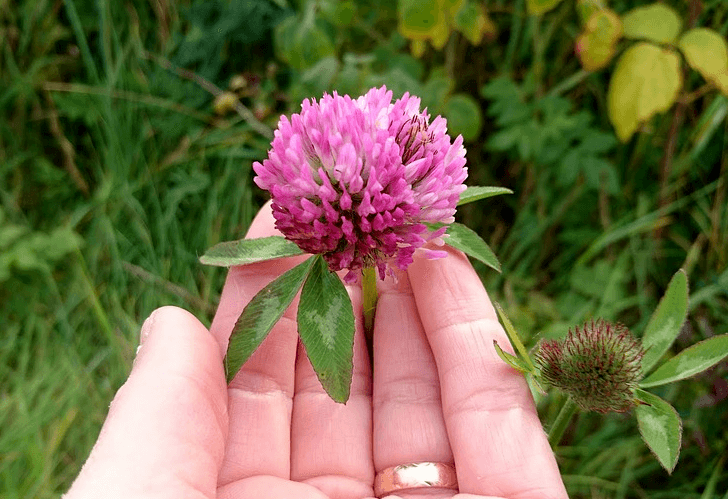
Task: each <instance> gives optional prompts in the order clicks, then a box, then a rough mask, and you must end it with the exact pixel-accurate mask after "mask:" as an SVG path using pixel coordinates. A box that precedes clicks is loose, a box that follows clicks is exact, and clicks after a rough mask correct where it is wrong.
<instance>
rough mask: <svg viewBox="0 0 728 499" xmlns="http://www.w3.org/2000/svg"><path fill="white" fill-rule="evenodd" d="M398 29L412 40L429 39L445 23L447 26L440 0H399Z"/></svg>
mask: <svg viewBox="0 0 728 499" xmlns="http://www.w3.org/2000/svg"><path fill="white" fill-rule="evenodd" d="M397 14H398V17H399V24H398V25H397V29H398V31H399V32H400V34H401V35H402V36H404V37H405V38H409V39H410V40H422V41H424V40H428V39H430V38H432V33H433V32H434V31H435V30H437V29H438V27H441V26H442V25H443V24H444V25H445V28H447V20H446V18H445V13H444V12H443V10H442V9H441V8H440V2H439V1H438V0H399V1H398V2H397Z"/></svg>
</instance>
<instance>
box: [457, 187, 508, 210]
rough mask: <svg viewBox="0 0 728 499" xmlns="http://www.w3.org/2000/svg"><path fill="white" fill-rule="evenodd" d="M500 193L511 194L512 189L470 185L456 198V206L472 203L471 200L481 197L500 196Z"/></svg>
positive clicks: (477, 199)
mask: <svg viewBox="0 0 728 499" xmlns="http://www.w3.org/2000/svg"><path fill="white" fill-rule="evenodd" d="M501 194H513V191H512V190H510V189H506V188H505V187H491V186H480V185H471V186H469V187H468V188H467V189H465V190H464V191H463V192H462V193H461V194H460V199H458V206H462V205H464V204H468V203H472V202H473V201H479V200H481V199H485V198H489V197H492V196H500V195H501Z"/></svg>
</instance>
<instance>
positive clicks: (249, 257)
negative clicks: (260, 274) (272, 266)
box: [200, 236, 303, 267]
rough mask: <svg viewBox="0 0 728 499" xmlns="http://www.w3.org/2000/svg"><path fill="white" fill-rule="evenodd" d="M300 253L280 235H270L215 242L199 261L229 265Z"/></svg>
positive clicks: (220, 265) (298, 249) (207, 263)
mask: <svg viewBox="0 0 728 499" xmlns="http://www.w3.org/2000/svg"><path fill="white" fill-rule="evenodd" d="M302 254H303V251H301V248H299V247H298V246H296V244H295V243H292V242H291V241H289V240H287V239H285V238H284V237H282V236H270V237H259V238H256V239H240V240H239V241H227V242H224V243H219V244H216V245H215V246H213V247H212V248H210V249H208V250H207V251H206V252H205V254H204V255H202V256H201V257H200V262H201V263H203V264H205V265H216V266H218V267H230V266H232V265H245V264H247V263H254V262H263V261H266V260H272V259H274V258H283V257H286V256H296V255H302Z"/></svg>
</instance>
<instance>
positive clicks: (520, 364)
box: [493, 340, 533, 373]
mask: <svg viewBox="0 0 728 499" xmlns="http://www.w3.org/2000/svg"><path fill="white" fill-rule="evenodd" d="M493 346H494V347H495V352H496V353H497V354H498V357H500V358H501V360H502V361H503V362H505V363H506V364H508V365H509V366H511V367H512V368H513V369H515V370H516V371H518V372H521V373H532V372H533V369H532V368H530V367H529V366H528V365H527V364H526V363H525V362H524V361H522V360H521V359H519V358H518V357H516V356H515V355H511V354H509V353H508V352H505V351H503V349H502V348H501V347H500V345H499V344H498V342H497V341H495V340H493Z"/></svg>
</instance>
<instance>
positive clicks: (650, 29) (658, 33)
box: [622, 3, 682, 45]
mask: <svg viewBox="0 0 728 499" xmlns="http://www.w3.org/2000/svg"><path fill="white" fill-rule="evenodd" d="M622 26H623V27H624V36H626V37H627V38H643V39H646V40H650V41H653V42H656V43H669V44H670V45H674V44H675V41H676V40H677V36H678V35H679V34H680V29H681V28H682V22H681V21H680V17H678V15H677V13H675V11H674V10H673V9H671V8H670V7H668V6H667V5H665V4H662V3H653V4H650V5H646V6H644V7H637V8H635V9H632V10H630V11H629V12H627V13H626V14H625V15H624V16H623V17H622Z"/></svg>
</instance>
